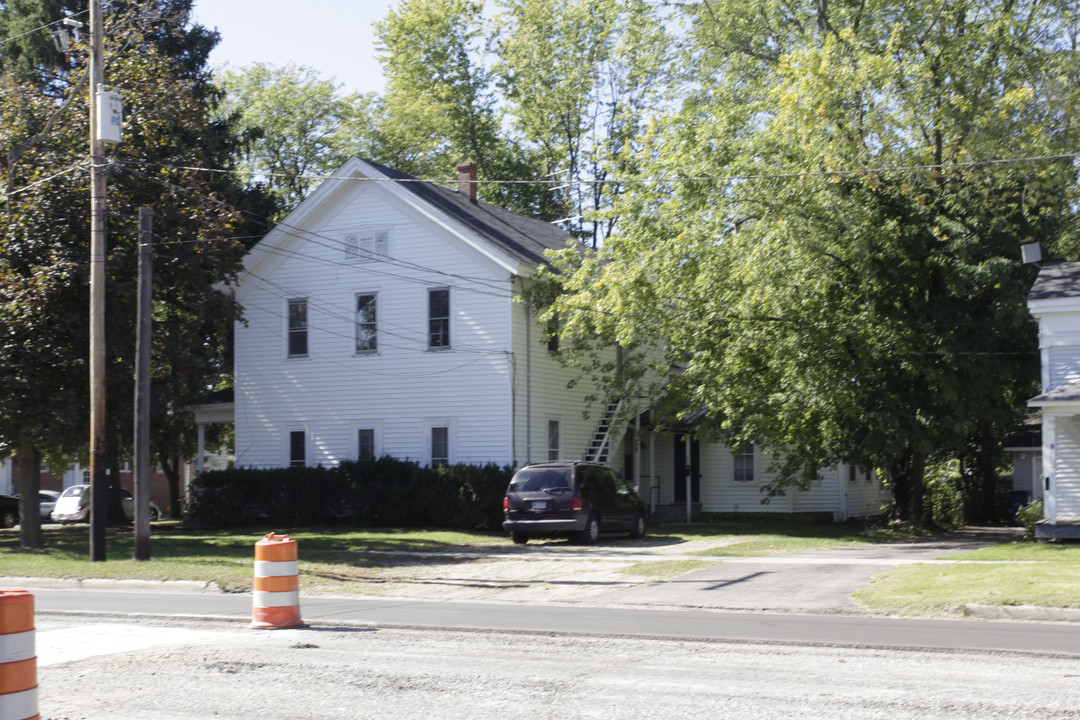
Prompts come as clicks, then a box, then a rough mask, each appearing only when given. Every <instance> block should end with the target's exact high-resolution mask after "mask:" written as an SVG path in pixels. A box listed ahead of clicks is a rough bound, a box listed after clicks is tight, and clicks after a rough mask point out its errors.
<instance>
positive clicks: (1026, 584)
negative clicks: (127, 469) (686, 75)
mask: <svg viewBox="0 0 1080 720" xmlns="http://www.w3.org/2000/svg"><path fill="white" fill-rule="evenodd" d="M271 530H272V529H264V528H250V529H242V530H228V531H221V530H195V529H191V528H185V527H183V526H182V525H181V524H180V523H178V522H171V521H162V522H158V523H154V525H153V534H152V536H151V552H152V556H153V559H152V560H149V561H146V562H137V561H135V560H133V559H131V556H132V552H133V548H134V542H133V536H132V531H131V529H130V528H127V529H110V530H109V531H108V534H107V549H108V557H109V560H108V562H99V563H92V562H90V561H89V560H88V554H89V527H88V526H86V525H74V526H68V527H50V528H47V529H45V531H44V533H45V542H46V548H45V549H44V550H36V551H26V550H22V549H20V547H19V534H18V530H0V575H3V576H8V577H48V578H112V579H145V580H195V581H202V582H215V583H217V584H218V585H219V586H220V587H221V588H222V589H224V590H227V591H228V590H233V591H244V590H247V589H249V588H250V587H251V578H252V571H253V560H254V545H255V543H256V542H257V541H259V540H260V539H262V537H263V536H264V535H266V534H267V532H269V531H271ZM291 537H292V538H293V539H295V540H296V541H297V542H298V543H299V549H300V557H301V561H300V574H301V578H302V582H303V583H304V588H305V590H306V591H307V592H364V593H378V592H379V591H380V587H382V586H384V585H389V582H390V580H392V579H393V578H395V577H396V578H400V577H401V576H402V574H403V572H404V573H407V568H408V566H410V565H416V564H418V563H429V562H430V563H434V562H439V563H443V564H445V563H447V562H474V560H472V559H469V558H456V559H453V560H451V559H447V558H438V559H435V560H432V559H424V558H417V557H415V556H411V557H407V558H402V557H400V556H396V555H387V554H378V553H374V554H373V553H372V552H370V551H400V552H406V553H408V552H446V553H454V552H457V553H468V552H478V551H488V552H514V551H515V548H514V546H513V544H512V543H511V542H510V540H509V538H508V537H507V536H506V535H505V534H503V533H485V532H458V531H448V530H422V529H417V530H412V529H378V530H351V529H342V528H304V529H298V530H294V531H291ZM906 537H910V535H906V534H904V533H903V532H900V531H882V530H870V531H866V530H863V529H862V528H860V527H859V526H857V525H831V524H826V525H806V524H800V523H782V522H748V521H743V522H722V523H708V524H693V525H664V526H661V527H658V528H650V531H649V534H648V536H647V537H646V538H645V539H644V540H641V541H630V540H626V539H618V540H617V539H614V538H612V539H610V540H607V539H605V542H611V543H635V544H636V543H640V544H642V546H644V547H648V546H663V545H684V544H685V545H688V547H687V550H692V551H693V552H692V553H686V554H696V555H699V556H700V557H701V558H702V559H701V560H687V559H685V558H683V559H677V560H676V559H672V560H670V561H658V562H649V563H641V564H639V565H631V566H629V567H627V568H626V570H625V571H624V572H626V573H628V574H630V575H639V576H643V577H647V578H650V579H656V580H662V579H668V578H672V577H677V576H679V575H682V574H685V573H687V572H691V571H693V570H696V569H698V568H699V567H702V566H703V565H705V564H707V563H708V562H709V560H708V558H716V559H717V560H720V559H721V558H723V557H730V556H757V555H768V554H776V553H793V552H803V551H808V550H817V549H822V548H830V547H838V546H843V545H855V544H863V543H874V542H882V541H885V540H895V539H905V538H906ZM560 542H561V541H560ZM703 546H704V547H703ZM949 559H951V560H970V561H981V562H973V563H970V564H933V565H930V564H923V565H911V566H904V567H900V568H897V569H896V570H893V571H891V572H888V573H885V574H883V575H881V576H879V577H878V578H876V579H875V582H874V583H873V585H872V586H871V587H869V588H867V589H864V590H862V591H860V592H858V593H856V595H855V598H856V600H857V601H858V602H860V603H861V604H862V605H864V606H865V607H867V608H869V609H872V610H874V611H876V612H883V613H898V614H908V615H916V614H918V615H926V614H940V613H942V612H949V611H951V610H953V609H955V608H958V607H961V606H963V605H964V604H966V603H980V604H992V605H1042V606H1049V607H1080V545H1077V544H1065V543H1053V544H1036V543H1024V542H1011V543H1002V544H1000V545H996V546H993V547H990V548H986V549H983V550H978V551H975V552H969V553H963V554H960V555H951V556H949Z"/></svg>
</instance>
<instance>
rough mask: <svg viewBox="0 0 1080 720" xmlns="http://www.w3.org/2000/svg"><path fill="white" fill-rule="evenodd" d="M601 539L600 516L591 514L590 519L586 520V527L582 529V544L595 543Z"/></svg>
mask: <svg viewBox="0 0 1080 720" xmlns="http://www.w3.org/2000/svg"><path fill="white" fill-rule="evenodd" d="M599 539H600V518H598V517H596V516H595V515H590V516H589V519H588V520H587V521H586V522H585V529H584V530H582V531H581V536H580V540H581V544H582V545H595V544H596V541H597V540H599Z"/></svg>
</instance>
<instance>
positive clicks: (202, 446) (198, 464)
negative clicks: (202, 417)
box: [195, 422, 206, 473]
mask: <svg viewBox="0 0 1080 720" xmlns="http://www.w3.org/2000/svg"><path fill="white" fill-rule="evenodd" d="M198 431H199V444H198V450H197V451H196V452H197V454H196V455H195V471H196V472H197V473H202V471H203V459H204V458H205V457H206V423H204V422H201V423H198Z"/></svg>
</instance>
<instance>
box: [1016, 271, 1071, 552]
mask: <svg viewBox="0 0 1080 720" xmlns="http://www.w3.org/2000/svg"><path fill="white" fill-rule="evenodd" d="M1028 310H1029V311H1030V312H1031V314H1032V316H1033V317H1034V318H1035V319H1036V320H1038V322H1039V355H1040V366H1041V371H1042V393H1041V394H1039V395H1037V396H1036V397H1034V398H1032V399H1031V400H1029V401H1028V406H1029V407H1032V408H1038V409H1039V410H1041V412H1042V461H1041V475H1042V477H1040V478H1039V479H1038V480H1037V481H1036V483H1037V485H1041V491H1042V497H1043V516H1044V518H1045V520H1044V522H1043V523H1040V524H1039V526H1037V527H1036V535H1037V536H1038V537H1080V263H1078V262H1070V263H1057V264H1053V265H1046V266H1044V267H1043V268H1042V269H1041V270H1040V271H1039V277H1038V278H1037V279H1036V280H1035V284H1034V285H1032V287H1031V292H1030V293H1029V294H1028Z"/></svg>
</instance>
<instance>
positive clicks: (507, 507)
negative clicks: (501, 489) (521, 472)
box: [503, 497, 510, 512]
mask: <svg viewBox="0 0 1080 720" xmlns="http://www.w3.org/2000/svg"><path fill="white" fill-rule="evenodd" d="M503 512H510V498H508V497H504V498H503Z"/></svg>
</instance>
